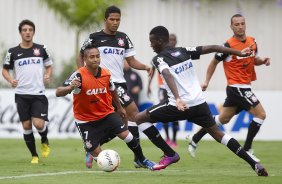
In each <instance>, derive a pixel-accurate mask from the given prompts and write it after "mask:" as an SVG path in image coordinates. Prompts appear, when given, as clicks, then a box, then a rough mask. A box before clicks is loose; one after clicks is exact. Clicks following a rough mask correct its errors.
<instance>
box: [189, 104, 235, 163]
mask: <svg viewBox="0 0 282 184" xmlns="http://www.w3.org/2000/svg"><path fill="white" fill-rule="evenodd" d="M236 111H237V107H223V108H222V110H221V112H220V114H219V115H215V116H214V117H213V118H214V121H215V122H216V124H217V125H218V126H219V125H223V124H226V123H228V122H229V121H230V120H231V118H232V117H233V116H234V115H235V114H236ZM206 134H207V131H206V130H205V129H204V128H201V129H200V130H199V131H198V132H197V133H195V134H194V135H192V136H188V137H187V138H188V140H189V146H188V152H189V154H190V156H191V157H193V158H195V157H196V155H195V152H196V149H197V146H198V143H199V142H200V140H201V139H202V138H203V137H204V136H205V135H206Z"/></svg>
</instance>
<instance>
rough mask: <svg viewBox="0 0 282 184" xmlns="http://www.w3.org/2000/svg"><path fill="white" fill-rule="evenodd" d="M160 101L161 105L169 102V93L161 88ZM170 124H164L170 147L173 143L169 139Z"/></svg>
mask: <svg viewBox="0 0 282 184" xmlns="http://www.w3.org/2000/svg"><path fill="white" fill-rule="evenodd" d="M158 95H159V100H160V103H166V102H167V101H168V95H167V91H166V89H164V88H159V93H158ZM169 124H170V123H169V122H167V123H163V127H164V130H165V134H166V143H167V144H168V145H170V143H171V140H170V138H169V131H168V128H169Z"/></svg>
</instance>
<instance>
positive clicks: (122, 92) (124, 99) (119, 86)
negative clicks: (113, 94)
mask: <svg viewBox="0 0 282 184" xmlns="http://www.w3.org/2000/svg"><path fill="white" fill-rule="evenodd" d="M115 86H116V90H117V94H118V97H119V100H120V103H121V105H122V106H123V107H127V106H128V105H129V104H131V102H132V101H133V99H132V98H131V97H130V96H129V95H128V92H127V86H126V83H115Z"/></svg>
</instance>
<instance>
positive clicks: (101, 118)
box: [56, 45, 164, 170]
mask: <svg viewBox="0 0 282 184" xmlns="http://www.w3.org/2000/svg"><path fill="white" fill-rule="evenodd" d="M82 56H83V62H85V66H84V67H81V68H79V69H78V70H77V71H75V72H74V73H73V74H71V76H70V77H69V78H68V79H67V80H66V81H65V82H64V85H63V86H61V87H58V88H57V90H56V96H57V97H60V96H66V95H67V94H69V93H71V92H73V112H74V118H75V124H76V126H77V129H78V131H79V133H80V135H81V138H82V139H83V142H84V148H85V149H86V151H87V154H91V155H93V156H94V159H96V157H97V156H98V154H99V153H100V152H101V147H100V140H101V139H102V138H103V137H104V136H105V135H107V134H108V133H109V132H111V133H113V134H115V135H117V136H118V137H119V138H121V139H122V140H124V142H125V143H126V144H127V146H128V147H129V148H130V149H131V150H132V151H133V152H134V154H135V155H136V157H137V159H138V160H139V161H140V162H141V163H142V164H143V165H144V166H146V167H147V168H149V169H150V170H160V169H162V168H164V166H163V165H159V164H155V163H153V162H151V161H149V160H148V159H146V158H145V157H144V155H143V152H142V149H141V146H140V144H139V142H138V141H137V140H136V138H135V137H133V135H132V134H131V133H130V132H129V131H128V129H127V126H126V125H125V123H124V122H123V121H122V119H121V117H122V118H125V116H126V113H125V110H124V109H123V108H122V106H121V104H120V102H119V98H118V95H117V91H116V90H115V85H114V84H113V83H112V81H111V74H110V72H109V71H108V70H107V69H104V68H102V67H99V65H100V53H99V50H98V48H97V47H96V46H95V45H87V46H86V47H85V48H84V50H83V53H82ZM112 100H114V102H115V105H116V108H117V112H118V113H119V115H120V116H119V115H118V113H116V112H114V107H113V105H112ZM86 158H88V159H90V160H88V161H87V162H86V167H88V168H91V167H92V161H93V160H92V159H93V157H89V156H88V157H86Z"/></svg>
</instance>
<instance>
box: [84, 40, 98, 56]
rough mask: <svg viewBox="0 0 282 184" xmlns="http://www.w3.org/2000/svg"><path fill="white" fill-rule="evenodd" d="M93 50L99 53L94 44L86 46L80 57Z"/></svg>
mask: <svg viewBox="0 0 282 184" xmlns="http://www.w3.org/2000/svg"><path fill="white" fill-rule="evenodd" d="M94 48H95V49H97V50H98V51H99V49H98V46H97V45H96V44H94V43H92V44H88V45H86V46H85V48H84V49H83V52H82V57H84V56H85V55H86V53H87V52H88V50H90V49H94Z"/></svg>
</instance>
